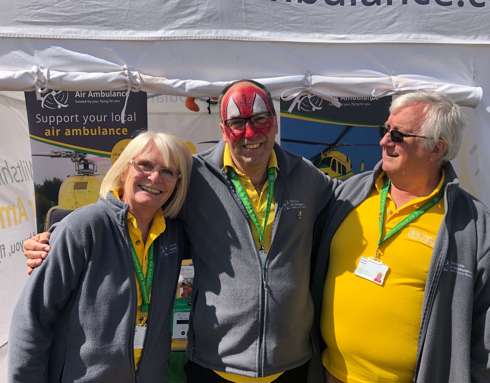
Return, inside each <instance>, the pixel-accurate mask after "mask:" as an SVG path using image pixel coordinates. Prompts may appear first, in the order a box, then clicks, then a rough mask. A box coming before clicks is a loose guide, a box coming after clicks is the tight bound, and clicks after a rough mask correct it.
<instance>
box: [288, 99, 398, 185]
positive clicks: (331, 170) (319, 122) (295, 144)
mask: <svg viewBox="0 0 490 383" xmlns="http://www.w3.org/2000/svg"><path fill="white" fill-rule="evenodd" d="M390 104H391V97H382V98H375V97H353V98H338V99H334V100H331V101H327V100H324V99H321V98H319V97H317V96H315V95H311V94H308V95H300V96H298V97H296V98H295V99H293V100H288V101H281V143H282V145H283V147H285V148H287V149H288V150H289V151H290V152H293V153H296V154H298V155H301V156H304V157H306V158H308V159H310V160H311V161H312V162H313V164H314V165H315V166H316V167H318V168H319V169H320V170H321V171H322V172H324V173H325V174H327V175H329V176H331V177H335V178H339V179H347V178H349V177H351V176H352V175H354V174H356V173H360V172H362V171H365V170H369V169H372V168H373V167H374V165H375V164H376V163H377V162H378V161H379V160H380V149H379V141H380V138H381V127H382V126H383V124H384V122H385V121H386V118H387V117H388V109H389V106H390Z"/></svg>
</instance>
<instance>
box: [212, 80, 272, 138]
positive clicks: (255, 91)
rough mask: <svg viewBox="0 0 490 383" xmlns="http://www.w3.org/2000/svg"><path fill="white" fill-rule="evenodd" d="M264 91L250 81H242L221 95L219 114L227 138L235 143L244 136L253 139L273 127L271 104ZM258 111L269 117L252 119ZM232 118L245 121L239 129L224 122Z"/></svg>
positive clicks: (266, 132)
mask: <svg viewBox="0 0 490 383" xmlns="http://www.w3.org/2000/svg"><path fill="white" fill-rule="evenodd" d="M268 100H269V98H268V97H267V94H266V92H265V91H264V90H263V89H261V88H259V87H257V86H255V85H253V84H250V83H242V84H237V85H236V86H233V87H232V88H231V89H230V90H229V91H228V92H227V93H226V94H225V96H224V97H223V100H222V102H221V110H220V116H221V121H223V123H224V130H225V134H226V136H227V138H228V139H229V140H230V141H231V142H233V143H236V142H238V141H239V140H241V139H243V138H246V139H248V140H253V139H254V138H255V137H256V136H258V135H267V134H268V133H269V132H270V130H271V128H272V127H273V124H274V121H273V119H272V118H271V117H272V116H273V115H274V111H273V108H272V105H270V104H269V102H268ZM260 113H269V114H270V116H271V117H269V118H265V119H264V118H262V119H254V121H253V122H252V121H251V119H250V117H252V116H256V115H257V114H260ZM232 119H245V121H242V122H244V123H245V125H244V126H241V127H240V129H236V128H235V127H234V126H233V124H226V123H225V122H226V121H230V120H232ZM228 125H230V126H228Z"/></svg>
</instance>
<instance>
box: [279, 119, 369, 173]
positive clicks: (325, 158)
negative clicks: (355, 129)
mask: <svg viewBox="0 0 490 383" xmlns="http://www.w3.org/2000/svg"><path fill="white" fill-rule="evenodd" d="M351 128H352V126H350V125H346V126H344V128H343V129H342V131H341V132H340V134H339V135H338V136H337V138H336V139H335V141H334V142H318V141H309V140H297V139H291V138H284V137H283V138H282V141H284V142H292V143H299V144H308V145H322V146H324V149H323V150H322V151H321V152H320V153H318V154H317V155H315V156H313V157H311V158H310V160H311V162H313V164H314V165H315V166H316V167H317V168H318V169H320V170H321V171H322V172H323V173H325V174H327V175H328V176H330V177H333V178H338V179H340V180H345V179H347V178H349V177H351V176H353V175H354V174H356V173H355V172H354V170H353V169H352V161H351V160H350V158H349V157H348V156H347V154H345V153H343V152H341V151H340V150H338V149H339V148H340V147H342V146H373V147H377V144H364V143H362V144H361V143H359V144H347V143H340V141H341V140H342V139H343V138H344V137H345V135H346V134H347V133H348V132H349V131H350V130H351ZM364 168H365V164H364V162H363V161H362V162H361V164H360V167H359V172H363V171H364V170H365V169H364Z"/></svg>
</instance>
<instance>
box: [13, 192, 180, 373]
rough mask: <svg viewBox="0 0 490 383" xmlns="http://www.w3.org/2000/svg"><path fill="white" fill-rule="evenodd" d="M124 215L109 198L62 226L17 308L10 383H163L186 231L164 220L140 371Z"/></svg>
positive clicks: (70, 217) (124, 209)
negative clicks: (165, 225)
mask: <svg viewBox="0 0 490 383" xmlns="http://www.w3.org/2000/svg"><path fill="white" fill-rule="evenodd" d="M127 213H128V206H127V205H125V204H124V203H123V202H121V201H119V200H117V199H115V198H114V197H113V196H112V194H108V196H107V199H100V200H99V201H98V202H97V203H95V204H93V205H89V206H86V207H83V208H80V209H77V210H76V211H74V212H73V213H71V214H70V215H68V216H67V217H66V218H65V219H64V220H62V221H61V222H60V223H59V224H58V225H57V227H56V228H55V230H54V231H53V233H52V235H51V238H50V245H51V252H50V254H49V257H47V258H46V260H45V261H44V262H43V264H42V266H41V267H39V268H38V269H36V271H35V272H34V273H33V274H32V276H31V277H29V279H28V280H27V283H26V285H25V288H24V290H23V292H22V295H21V297H20V300H19V301H18V303H17V306H16V308H15V312H14V315H13V319H12V325H11V329H10V339H9V347H8V349H9V373H8V374H9V375H8V381H9V382H10V383H14V382H19V383H26V382H36V383H43V382H44V383H52V382H70V383H72V382H97V383H121V382H124V383H127V382H138V383H152V382H154V383H157V382H158V383H162V382H165V381H166V375H167V361H168V357H169V352H170V340H171V334H170V328H171V325H170V320H171V312H172V304H173V301H174V296H175V289H176V285H177V278H178V273H179V269H180V260H181V256H182V251H183V249H184V246H183V242H182V234H183V231H182V228H181V224H180V223H179V222H178V221H173V220H169V219H167V221H166V223H167V228H166V230H165V232H164V233H163V234H162V235H161V236H160V237H159V238H158V239H157V240H156V242H155V244H154V254H155V271H154V280H153V287H152V300H151V302H152V303H151V307H150V312H149V319H148V328H147V333H146V338H145V343H144V349H143V353H142V356H141V360H140V363H139V368H138V370H137V371H135V367H134V352H133V337H134V329H135V324H136V302H137V290H136V278H135V275H134V267H133V264H132V259H131V250H130V246H131V242H130V237H129V233H128V228H127Z"/></svg>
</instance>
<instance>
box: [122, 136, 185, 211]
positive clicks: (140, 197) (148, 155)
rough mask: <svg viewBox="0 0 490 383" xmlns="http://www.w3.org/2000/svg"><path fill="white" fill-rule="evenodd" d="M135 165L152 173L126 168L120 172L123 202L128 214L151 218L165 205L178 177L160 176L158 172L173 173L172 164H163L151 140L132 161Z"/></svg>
mask: <svg viewBox="0 0 490 383" xmlns="http://www.w3.org/2000/svg"><path fill="white" fill-rule="evenodd" d="M133 163H134V164H144V165H145V167H147V168H148V167H150V168H151V167H154V169H155V171H151V172H143V171H142V170H141V168H138V166H134V165H131V164H130V165H129V166H128V169H127V170H126V171H125V172H124V173H123V176H122V179H123V196H122V200H123V201H124V202H125V203H126V204H128V205H129V211H130V212H131V213H133V214H134V215H135V216H146V217H148V216H149V217H153V215H155V213H156V212H157V210H158V209H160V208H161V207H162V205H164V204H165V203H166V202H167V200H168V199H169V198H170V196H171V195H172V193H173V192H174V190H175V187H176V185H177V182H178V178H177V177H175V178H173V179H172V178H171V177H168V176H164V175H161V174H159V171H161V169H167V168H168V169H171V170H173V171H175V173H177V172H176V168H175V166H174V165H173V164H166V163H164V161H163V158H162V155H161V153H160V151H159V150H158V148H157V146H156V145H155V144H154V143H153V142H152V141H150V142H149V143H148V145H146V146H145V148H144V149H143V150H142V151H141V152H140V153H139V154H138V155H137V156H135V157H134V158H133Z"/></svg>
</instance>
